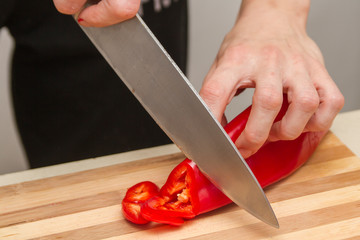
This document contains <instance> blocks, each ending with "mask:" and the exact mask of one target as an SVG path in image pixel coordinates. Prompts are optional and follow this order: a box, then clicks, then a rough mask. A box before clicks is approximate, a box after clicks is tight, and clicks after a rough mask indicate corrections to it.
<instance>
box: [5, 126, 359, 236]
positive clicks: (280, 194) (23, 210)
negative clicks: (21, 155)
mask: <svg viewBox="0 0 360 240" xmlns="http://www.w3.org/2000/svg"><path fill="white" fill-rule="evenodd" d="M183 159H184V156H183V155H182V154H173V155H167V156H161V157H156V158H151V159H143V160H140V161H135V162H131V163H123V164H118V165H114V166H110V167H103V168H99V169H94V170H88V171H84V172H79V173H73V174H67V175H62V176H57V177H52V178H47V179H42V180H36V181H30V182H24V183H20V184H14V185H9V186H5V187H1V188H0V239H11V240H14V239H316V240H318V239H360V160H359V158H358V157H356V156H355V155H354V154H353V153H352V152H351V151H350V150H349V149H348V148H347V147H346V146H344V145H343V144H342V143H341V142H340V141H339V140H338V139H337V138H336V137H335V136H334V135H333V134H332V133H329V134H327V135H326V137H325V138H324V140H323V141H322V143H321V145H319V147H318V148H317V150H316V152H315V153H314V155H313V156H312V157H311V158H310V160H309V161H308V162H307V163H306V164H305V165H304V166H303V167H302V168H301V169H300V170H298V171H297V172H296V173H295V174H293V175H291V176H290V177H289V178H287V179H285V180H283V181H281V182H279V183H276V184H274V185H272V186H270V187H269V188H267V189H266V191H265V192H266V194H267V196H268V198H269V200H270V202H271V203H272V206H273V208H274V211H275V213H276V215H277V216H278V219H279V223H280V229H279V230H278V229H274V228H272V227H270V226H267V225H266V224H264V223H262V222H260V221H259V220H257V219H255V218H254V217H252V216H251V215H249V214H248V213H246V212H245V211H244V210H242V209H241V208H239V207H237V206H236V205H234V204H230V205H228V206H225V207H223V208H221V209H218V210H215V211H213V212H210V213H207V214H203V215H201V216H198V217H196V218H195V219H193V220H190V221H187V222H186V223H185V224H184V225H183V226H181V227H171V226H166V225H161V224H156V223H152V224H148V225H144V226H138V225H134V224H131V223H129V222H127V221H126V220H124V218H123V216H122V215H121V205H120V202H121V200H122V198H123V196H124V194H125V191H126V189H127V188H128V187H130V186H132V185H133V184H135V183H137V182H140V181H143V180H151V181H154V182H155V183H156V184H158V185H160V186H161V185H162V184H163V183H164V182H165V180H166V178H167V176H168V174H169V173H170V171H171V170H172V169H173V167H174V166H175V165H177V164H178V163H179V162H181V161H182V160H183Z"/></svg>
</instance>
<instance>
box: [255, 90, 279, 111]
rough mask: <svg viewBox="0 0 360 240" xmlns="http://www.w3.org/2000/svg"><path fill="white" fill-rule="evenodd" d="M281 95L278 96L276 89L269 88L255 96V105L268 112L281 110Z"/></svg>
mask: <svg viewBox="0 0 360 240" xmlns="http://www.w3.org/2000/svg"><path fill="white" fill-rule="evenodd" d="M282 100H283V99H282V96H281V94H277V91H276V90H275V89H274V87H267V88H266V89H263V92H262V93H261V94H256V95H254V99H253V101H254V103H256V104H257V105H259V106H260V107H262V108H264V109H266V110H277V109H280V107H281V104H282Z"/></svg>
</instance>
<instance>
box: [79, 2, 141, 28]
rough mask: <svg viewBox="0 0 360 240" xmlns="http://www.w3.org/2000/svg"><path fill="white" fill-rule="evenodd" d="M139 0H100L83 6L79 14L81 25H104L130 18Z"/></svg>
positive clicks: (134, 12)
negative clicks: (88, 5)
mask: <svg viewBox="0 0 360 240" xmlns="http://www.w3.org/2000/svg"><path fill="white" fill-rule="evenodd" d="M139 7H140V0H102V1H100V2H99V3H98V4H95V5H92V6H90V7H87V8H85V9H84V10H83V11H82V12H81V13H80V15H79V18H80V19H82V20H83V21H81V22H80V24H81V25H83V26H93V27H104V26H109V25H112V24H115V23H119V22H122V21H125V20H127V19H130V18H132V17H134V16H135V15H136V13H137V12H138V10H139Z"/></svg>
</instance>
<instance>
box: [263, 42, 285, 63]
mask: <svg viewBox="0 0 360 240" xmlns="http://www.w3.org/2000/svg"><path fill="white" fill-rule="evenodd" d="M262 54H263V56H264V57H265V58H267V59H271V60H275V59H278V58H279V57H280V55H281V51H280V49H279V48H278V47H277V46H273V45H268V46H265V47H264V48H263V49H262Z"/></svg>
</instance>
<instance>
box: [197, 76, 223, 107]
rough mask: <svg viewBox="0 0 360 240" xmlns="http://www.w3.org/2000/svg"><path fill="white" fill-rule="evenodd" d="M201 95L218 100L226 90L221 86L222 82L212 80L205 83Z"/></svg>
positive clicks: (211, 99) (213, 100) (209, 99)
mask: <svg viewBox="0 0 360 240" xmlns="http://www.w3.org/2000/svg"><path fill="white" fill-rule="evenodd" d="M200 95H201V96H202V98H203V99H204V100H207V101H210V102H216V101H217V100H218V99H219V98H221V97H222V96H223V95H224V90H223V88H222V87H221V84H219V83H218V82H214V81H211V82H207V83H205V84H204V86H203V87H202V88H201V90H200Z"/></svg>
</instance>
